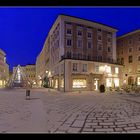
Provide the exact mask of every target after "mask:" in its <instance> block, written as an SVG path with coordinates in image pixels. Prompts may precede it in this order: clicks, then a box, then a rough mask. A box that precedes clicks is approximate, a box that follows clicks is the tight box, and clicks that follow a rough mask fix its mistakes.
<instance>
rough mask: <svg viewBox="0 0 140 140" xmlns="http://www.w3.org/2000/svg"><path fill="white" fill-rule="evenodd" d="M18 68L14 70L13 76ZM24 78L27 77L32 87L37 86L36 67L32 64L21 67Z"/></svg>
mask: <svg viewBox="0 0 140 140" xmlns="http://www.w3.org/2000/svg"><path fill="white" fill-rule="evenodd" d="M16 68H17V67H14V68H13V74H14V73H15V71H16ZM21 70H22V72H23V73H22V76H26V79H27V80H28V81H29V82H30V83H31V84H32V86H36V66H35V65H32V64H28V65H26V66H21Z"/></svg>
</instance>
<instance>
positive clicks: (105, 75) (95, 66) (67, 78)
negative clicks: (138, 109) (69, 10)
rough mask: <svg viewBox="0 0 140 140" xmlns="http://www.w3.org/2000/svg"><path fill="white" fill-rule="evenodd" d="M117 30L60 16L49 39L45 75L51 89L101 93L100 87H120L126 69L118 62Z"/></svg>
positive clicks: (83, 20)
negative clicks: (102, 85)
mask: <svg viewBox="0 0 140 140" xmlns="http://www.w3.org/2000/svg"><path fill="white" fill-rule="evenodd" d="M116 31H117V30H116V29H114V28H112V27H109V26H107V25H104V24H100V23H97V22H93V21H88V20H85V19H80V18H76V17H71V16H67V15H59V16H58V17H57V19H56V21H55V23H54V24H53V26H52V28H51V30H50V32H49V34H48V37H47V39H48V38H49V39H50V40H49V43H48V48H49V67H48V73H45V72H44V74H46V75H47V76H48V77H49V79H50V82H49V83H50V87H53V88H56V89H58V90H64V91H75V90H98V88H99V85H100V84H104V85H105V86H106V87H107V88H110V87H113V88H114V87H119V86H120V85H121V84H122V80H121V77H122V73H121V71H122V68H123V66H122V65H119V64H118V63H117V61H116ZM41 53H42V52H41ZM42 62H43V61H42ZM44 62H45V61H44ZM40 65H42V67H43V64H42V63H41V62H40ZM40 67H41V66H40Z"/></svg>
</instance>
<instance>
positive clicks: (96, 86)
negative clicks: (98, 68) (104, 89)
mask: <svg viewBox="0 0 140 140" xmlns="http://www.w3.org/2000/svg"><path fill="white" fill-rule="evenodd" d="M98 89H99V79H98V78H94V90H96V91H97V90H98Z"/></svg>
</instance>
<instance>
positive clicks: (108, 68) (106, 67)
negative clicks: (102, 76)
mask: <svg viewBox="0 0 140 140" xmlns="http://www.w3.org/2000/svg"><path fill="white" fill-rule="evenodd" d="M105 71H106V73H111V66H107V65H105Z"/></svg>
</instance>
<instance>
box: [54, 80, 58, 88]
mask: <svg viewBox="0 0 140 140" xmlns="http://www.w3.org/2000/svg"><path fill="white" fill-rule="evenodd" d="M54 87H55V88H58V79H55V86H54Z"/></svg>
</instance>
